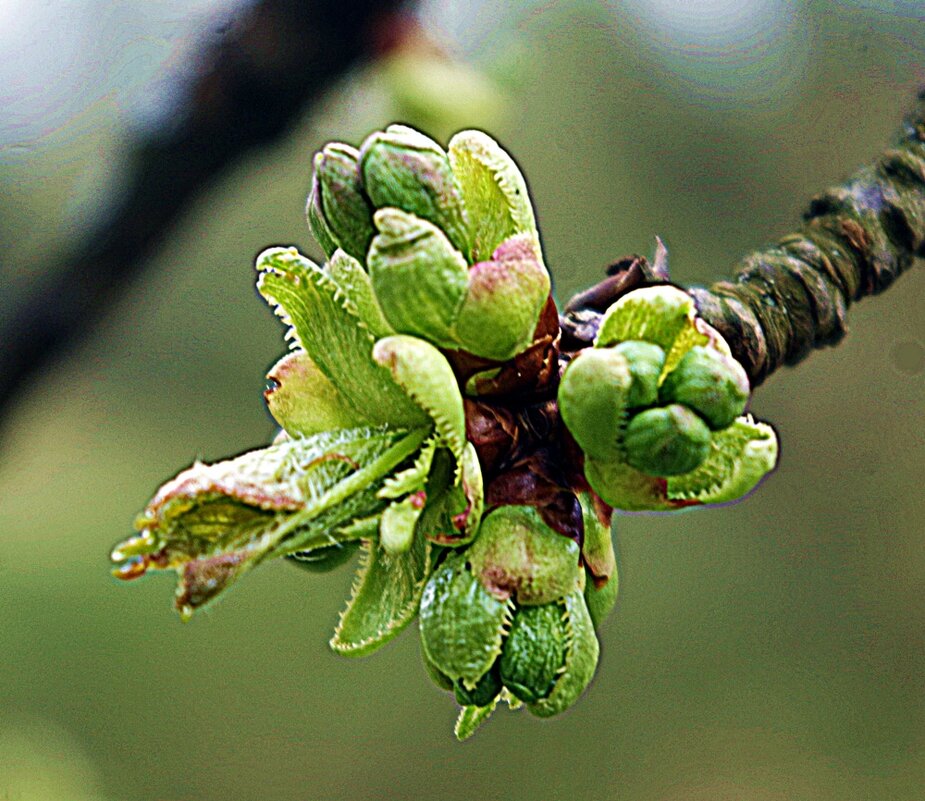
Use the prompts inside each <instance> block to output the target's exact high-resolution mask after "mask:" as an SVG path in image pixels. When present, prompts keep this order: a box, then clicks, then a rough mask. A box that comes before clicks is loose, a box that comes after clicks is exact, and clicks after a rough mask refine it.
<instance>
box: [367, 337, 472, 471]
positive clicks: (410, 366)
mask: <svg viewBox="0 0 925 801" xmlns="http://www.w3.org/2000/svg"><path fill="white" fill-rule="evenodd" d="M373 359H374V360H375V362H376V364H378V365H382V366H383V367H385V368H387V369H388V371H389V372H390V373H391V375H392V378H393V379H394V380H395V382H396V384H398V385H399V386H400V387H402V389H404V391H405V392H406V393H407V396H408V398H409V399H410V400H411V401H413V402H414V403H415V404H417V406H419V407H420V408H421V409H422V410H423V411H424V412H426V413H427V416H428V417H430V419H431V420H433V423H434V427H435V429H436V433H437V435H438V436H439V438H440V440H441V442H442V443H443V444H445V445H446V447H448V448H449V449H450V451H451V452H452V453H453V455H454V456H455V457H456V459H457V460H459V459H462V455H463V449H464V447H465V442H466V418H465V413H464V411H463V402H462V395H460V393H459V387H458V386H457V384H456V377H455V376H454V375H453V369H452V368H451V367H450V365H449V362H447V360H446V357H445V356H444V355H443V354H442V353H440V351H439V350H437V349H436V348H435V347H434V346H433V345H431V344H430V343H429V342H425V341H424V340H423V339H417V338H416V337H411V336H406V335H404V334H396V335H395V336H391V337H385V338H384V339H380V340H379V341H378V342H377V343H376V345H375V347H374V348H373Z"/></svg>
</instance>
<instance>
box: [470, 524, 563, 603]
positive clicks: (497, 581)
mask: <svg viewBox="0 0 925 801" xmlns="http://www.w3.org/2000/svg"><path fill="white" fill-rule="evenodd" d="M466 556H467V557H468V560H469V563H470V564H471V565H472V572H473V573H474V574H475V575H476V576H477V577H478V579H479V580H480V581H481V583H482V585H483V586H484V587H485V588H486V589H487V590H488V591H489V592H490V593H491V595H492V596H494V597H495V598H499V599H502V600H507V599H509V598H513V599H514V600H516V601H517V602H518V603H519V604H522V605H531V604H545V603H550V602H552V601H557V600H559V599H560V598H562V597H563V596H565V595H567V594H568V593H570V592H572V591H573V590H575V588H576V587H577V586H578V583H579V580H580V572H581V571H580V567H579V564H578V558H579V549H578V544H577V543H576V542H575V541H574V540H571V539H569V538H568V537H564V536H562V535H561V534H558V533H557V532H555V531H553V530H552V529H551V528H550V527H549V526H547V525H546V523H544V522H543V519H542V518H541V517H540V515H539V513H538V512H537V511H536V510H535V509H534V508H533V507H530V506H502V507H499V508H498V509H495V510H494V511H492V512H490V513H489V514H488V515H486V516H485V518H484V519H483V520H482V527H481V529H480V530H479V536H478V538H477V539H476V540H475V542H474V543H473V544H472V546H471V547H470V548H469V551H468V552H467V554H466Z"/></svg>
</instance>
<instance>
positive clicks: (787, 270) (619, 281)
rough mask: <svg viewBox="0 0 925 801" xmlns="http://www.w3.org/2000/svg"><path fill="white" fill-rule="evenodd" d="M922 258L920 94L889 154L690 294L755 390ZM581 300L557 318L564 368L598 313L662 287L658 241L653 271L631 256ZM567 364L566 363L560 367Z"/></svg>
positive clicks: (924, 105) (593, 330) (588, 336)
mask: <svg viewBox="0 0 925 801" xmlns="http://www.w3.org/2000/svg"><path fill="white" fill-rule="evenodd" d="M922 257H925V89H923V90H922V92H921V93H920V95H919V99H918V105H917V107H916V110H915V112H914V113H913V114H911V115H910V116H909V117H908V119H907V120H906V121H905V124H904V125H903V127H902V130H901V131H900V134H899V136H898V140H897V143H896V145H895V146H894V147H892V148H890V149H888V150H886V151H884V153H882V154H881V155H880V157H879V158H878V159H877V160H876V161H875V162H874V163H873V164H872V165H870V166H868V167H864V168H862V169H861V170H859V171H858V172H857V173H855V174H854V175H853V176H852V177H851V178H850V179H848V181H847V182H845V183H844V184H842V185H841V186H837V187H834V188H832V189H829V190H828V191H826V192H824V193H823V194H821V195H819V196H818V197H816V198H814V199H813V200H812V201H811V203H810V207H809V211H808V212H807V213H806V214H805V216H804V223H803V226H802V227H801V228H800V230H799V231H798V232H796V233H794V234H790V235H788V236H785V237H783V238H782V239H781V240H780V242H778V244H777V245H775V246H773V247H770V248H767V249H766V250H761V251H758V252H756V253H752V254H750V255H748V256H746V257H745V258H744V259H743V260H742V261H741V262H740V265H739V267H738V269H737V270H736V276H735V279H734V280H732V281H718V282H716V283H715V284H713V285H712V286H710V287H709V288H704V287H698V286H694V287H691V288H689V289H687V291H688V293H689V294H690V295H691V297H692V298H693V299H694V302H695V304H696V305H697V310H698V312H699V314H700V316H701V317H703V318H704V319H705V320H706V321H707V322H708V323H709V324H710V325H712V326H713V327H714V328H716V329H717V330H718V331H719V332H720V333H721V334H722V335H723V337H724V338H725V340H726V341H727V342H728V343H729V347H730V348H731V349H732V353H733V355H734V356H735V358H736V359H737V360H738V361H739V362H740V363H741V364H742V365H743V367H744V368H745V371H746V373H747V374H748V377H749V380H750V381H751V385H752V387H756V386H758V385H759V384H761V383H762V382H763V381H764V379H765V378H767V377H768V376H769V375H770V374H771V373H773V372H774V371H775V370H777V369H778V368H779V367H781V366H782V365H785V364H786V365H794V364H797V363H798V362H800V361H802V360H803V359H804V358H806V356H807V355H809V353H810V352H811V351H812V350H813V349H815V348H822V347H826V346H829V345H835V344H837V343H838V342H839V341H840V340H841V338H842V337H843V336H844V335H845V333H846V332H847V320H846V318H847V313H848V307H849V306H850V305H851V303H853V302H855V301H858V300H861V299H862V298H865V297H867V296H868V295H876V294H878V293H879V292H883V291H884V290H885V289H887V287H889V286H890V285H891V284H892V283H893V281H895V280H896V279H897V278H898V277H899V276H900V275H901V274H902V273H903V272H904V271H905V270H907V269H909V267H911V266H912V265H913V264H914V263H915V260H916V259H917V258H922ZM607 272H608V277H607V278H605V279H604V280H603V281H601V282H600V283H598V284H596V285H595V286H593V287H591V288H590V289H586V290H584V291H583V292H580V293H578V294H577V295H575V296H574V297H572V299H571V300H569V302H568V303H567V304H566V306H565V309H564V314H562V315H561V316H560V325H561V327H562V335H563V336H562V351H563V352H564V354H565V358H566V360H568V359H569V358H571V356H572V355H573V354H574V353H576V352H577V351H579V350H580V349H582V348H584V347H587V346H589V345H590V344H591V343H592V342H593V340H594V338H595V337H596V336H597V332H598V326H599V324H600V319H601V314H602V312H603V311H605V310H606V309H607V308H608V307H609V306H610V305H611V304H612V303H613V302H614V301H615V300H617V299H618V298H619V297H621V296H623V295H625V294H626V293H627V292H630V291H632V290H633V289H637V288H639V287H641V286H646V285H652V284H664V283H667V282H668V268H667V255H666V252H665V249H664V246H663V245H662V243H661V241H659V242H658V248H657V252H656V255H655V259H654V260H653V262H652V263H651V264H650V263H649V262H648V261H647V260H646V259H645V258H643V257H641V256H629V257H627V258H624V259H621V260H619V261H617V262H616V263H615V264H613V265H612V266H611V267H610V268H609V269H608V270H607ZM563 366H564V365H563Z"/></svg>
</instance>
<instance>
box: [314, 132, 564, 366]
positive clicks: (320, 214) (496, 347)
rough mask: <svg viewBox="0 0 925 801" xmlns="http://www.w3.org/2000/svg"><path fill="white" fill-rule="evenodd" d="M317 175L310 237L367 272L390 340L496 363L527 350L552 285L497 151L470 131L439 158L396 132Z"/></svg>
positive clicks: (526, 206)
mask: <svg viewBox="0 0 925 801" xmlns="http://www.w3.org/2000/svg"><path fill="white" fill-rule="evenodd" d="M314 166H315V171H314V176H313V179H312V189H311V193H310V195H309V198H308V206H307V217H308V222H309V225H310V227H311V229H312V232H313V233H314V235H315V238H316V239H317V240H318V242H319V244H320V245H321V247H322V248H323V249H324V251H325V253H326V255H327V256H328V258H331V257H333V256H334V255H335V253H336V252H337V250H338V249H339V250H341V251H343V252H344V253H346V254H347V255H349V256H351V257H353V258H354V259H356V260H357V261H359V262H360V264H362V265H363V266H364V267H365V268H366V270H367V271H368V273H369V277H370V280H371V282H372V287H373V291H374V292H375V295H376V300H377V301H378V304H379V306H380V307H381V309H382V312H383V314H384V316H385V319H386V320H387V321H388V323H389V325H390V326H391V327H392V328H393V329H394V330H395V331H397V332H398V333H403V334H413V335H415V336H419V337H422V338H424V339H427V340H429V341H430V342H433V343H434V344H436V345H438V346H440V347H441V348H446V349H459V350H464V351H467V352H468V353H471V354H474V355H475V356H480V357H483V358H487V359H494V360H499V361H503V360H507V359H510V358H512V357H513V356H515V355H516V354H517V353H519V352H520V351H522V350H524V349H525V348H526V347H527V346H528V345H529V344H530V342H531V341H532V338H533V332H534V329H535V328H536V325H537V321H538V319H539V315H540V312H541V310H542V308H543V305H544V304H545V302H546V298H547V296H548V295H549V275H548V273H547V272H546V267H545V266H544V265H543V259H542V253H541V250H540V245H539V236H538V235H537V232H536V224H535V222H534V218H533V209H532V207H531V205H530V200H529V197H528V195H527V187H526V184H525V183H524V180H523V177H522V176H521V174H520V171H519V170H518V169H517V167H516V165H515V164H514V162H513V161H512V160H511V159H510V157H509V156H508V155H507V154H506V153H505V152H504V151H503V150H501V148H499V147H498V146H497V144H496V143H495V142H494V141H493V140H491V139H490V138H489V137H488V136H486V135H485V134H483V133H481V132H480V131H463V132H461V133H459V134H457V135H456V136H454V137H453V139H452V140H450V143H449V147H448V150H447V151H444V150H443V148H442V147H440V145H438V144H437V143H436V142H435V141H434V140H432V139H430V138H429V137H427V136H425V135H424V134H422V133H420V132H418V131H415V130H414V129H412V128H408V127H406V126H404V125H390V126H389V127H388V128H387V129H386V130H385V131H378V132H376V133H374V134H372V135H370V136H369V137H367V139H366V140H365V141H364V142H363V144H362V145H361V146H360V148H359V149H358V150H357V149H355V148H352V147H350V146H349V145H345V144H341V143H333V144H329V145H326V146H325V148H324V149H323V150H322V151H321V152H320V153H318V154H317V155H316V156H315V163H314Z"/></svg>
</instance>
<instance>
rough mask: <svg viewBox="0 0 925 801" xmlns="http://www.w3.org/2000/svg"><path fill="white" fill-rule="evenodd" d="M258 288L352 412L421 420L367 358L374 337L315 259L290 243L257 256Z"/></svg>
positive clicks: (383, 419)
mask: <svg viewBox="0 0 925 801" xmlns="http://www.w3.org/2000/svg"><path fill="white" fill-rule="evenodd" d="M257 269H258V270H260V271H261V274H260V278H259V279H258V281H257V288H258V290H259V291H260V293H261V294H262V295H263V296H264V297H265V298H266V299H267V301H268V302H269V303H270V305H271V306H273V308H274V311H275V312H276V313H277V315H279V316H280V317H282V318H283V320H284V322H286V323H288V324H289V325H290V326H291V329H290V332H289V333H288V334H287V336H289V337H290V338H292V339H294V340H295V342H296V344H297V345H298V346H300V347H301V348H302V349H303V350H304V351H306V352H307V353H308V355H309V356H310V357H311V359H312V361H313V362H314V363H315V364H316V365H317V366H318V368H319V369H320V370H321V371H322V372H323V373H324V374H325V376H327V378H328V380H329V381H330V382H331V383H332V384H333V385H334V386H335V387H336V388H337V391H338V392H339V393H340V394H341V396H342V397H343V398H344V400H345V401H346V402H347V403H349V404H350V405H351V406H352V407H353V408H354V410H355V411H356V413H357V414H359V415H362V416H363V417H364V418H365V419H367V420H369V421H370V422H372V423H375V424H378V423H388V424H390V425H393V426H396V427H414V426H420V425H423V424H425V422H426V418H425V416H424V415H423V414H422V412H421V410H420V409H419V408H418V407H417V405H416V404H414V403H413V402H412V401H411V400H410V399H409V398H408V396H407V395H406V394H405V393H404V392H403V391H402V389H401V388H400V387H398V386H397V385H396V384H395V382H394V381H392V380H391V378H390V377H389V374H388V371H386V370H383V369H382V368H381V367H380V366H379V365H377V364H376V363H375V362H374V361H373V359H372V348H373V343H374V337H373V335H372V333H371V332H370V329H369V327H368V326H367V325H366V323H365V322H364V321H363V320H362V318H361V317H360V315H359V311H358V307H357V306H356V305H355V304H353V303H352V302H351V301H350V298H348V297H347V296H346V295H345V294H344V291H343V289H342V287H341V286H340V285H339V284H337V283H336V282H335V281H334V280H333V279H332V278H331V277H330V276H329V275H328V274H327V273H326V272H325V271H324V270H322V269H321V268H320V267H319V266H318V265H317V264H314V263H313V262H311V261H310V260H309V259H306V258H305V257H304V256H302V255H301V254H300V253H299V252H298V251H297V250H296V249H295V248H270V249H269V250H265V251H264V252H263V253H261V254H260V256H258V258H257Z"/></svg>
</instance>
